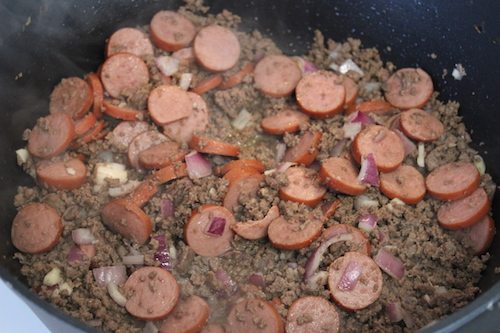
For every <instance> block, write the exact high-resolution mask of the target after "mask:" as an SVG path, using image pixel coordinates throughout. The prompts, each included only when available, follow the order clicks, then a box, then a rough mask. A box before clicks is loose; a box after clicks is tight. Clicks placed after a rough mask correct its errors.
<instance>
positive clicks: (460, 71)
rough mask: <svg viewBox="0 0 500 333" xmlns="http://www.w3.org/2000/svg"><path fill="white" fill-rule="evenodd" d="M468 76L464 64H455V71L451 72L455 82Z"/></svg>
mask: <svg viewBox="0 0 500 333" xmlns="http://www.w3.org/2000/svg"><path fill="white" fill-rule="evenodd" d="M466 75H467V72H465V68H464V66H463V65H462V64H455V68H453V71H452V72H451V76H453V78H454V79H455V80H459V81H460V80H462V79H463V78H464V76H466Z"/></svg>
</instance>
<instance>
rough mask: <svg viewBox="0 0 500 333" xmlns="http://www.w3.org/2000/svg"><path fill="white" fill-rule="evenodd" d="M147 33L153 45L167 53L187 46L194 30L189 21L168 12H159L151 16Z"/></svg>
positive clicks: (193, 34)
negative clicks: (148, 32)
mask: <svg viewBox="0 0 500 333" xmlns="http://www.w3.org/2000/svg"><path fill="white" fill-rule="evenodd" d="M149 31H150V33H151V39H152V40H153V43H155V45H156V46H158V47H159V48H160V49H163V50H165V51H169V52H173V51H177V50H180V49H182V48H184V47H186V46H188V45H189V44H191V42H192V40H193V39H194V36H195V34H196V29H195V27H194V25H193V23H191V21H190V20H189V19H187V18H186V17H185V16H183V15H181V14H179V13H176V12H173V11H169V10H162V11H159V12H158V13H156V14H155V16H153V19H152V20H151V22H150V24H149Z"/></svg>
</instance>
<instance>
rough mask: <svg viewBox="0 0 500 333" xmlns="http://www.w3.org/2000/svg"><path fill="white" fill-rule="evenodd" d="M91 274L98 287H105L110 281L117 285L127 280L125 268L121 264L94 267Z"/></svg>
mask: <svg viewBox="0 0 500 333" xmlns="http://www.w3.org/2000/svg"><path fill="white" fill-rule="evenodd" d="M92 274H93V275H94V279H95V281H96V282H97V284H98V285H99V286H100V287H106V286H107V285H108V283H110V282H113V283H114V284H116V285H119V284H122V283H124V282H125V281H127V270H126V269H125V266H123V265H117V266H104V267H99V268H94V269H93V270H92Z"/></svg>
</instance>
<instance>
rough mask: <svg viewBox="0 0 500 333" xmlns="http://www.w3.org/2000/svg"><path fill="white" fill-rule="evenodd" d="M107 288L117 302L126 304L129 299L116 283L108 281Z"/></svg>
mask: <svg viewBox="0 0 500 333" xmlns="http://www.w3.org/2000/svg"><path fill="white" fill-rule="evenodd" d="M106 289H108V294H109V296H110V297H111V298H112V299H113V301H115V302H116V304H118V305H120V306H125V304H126V303H127V299H126V298H125V296H123V294H122V293H121V292H120V290H119V289H118V286H117V285H116V284H115V283H113V282H110V283H108V285H107V286H106Z"/></svg>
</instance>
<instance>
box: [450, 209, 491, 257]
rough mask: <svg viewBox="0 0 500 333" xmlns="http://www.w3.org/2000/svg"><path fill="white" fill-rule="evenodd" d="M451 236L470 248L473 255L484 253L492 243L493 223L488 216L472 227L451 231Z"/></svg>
mask: <svg viewBox="0 0 500 333" xmlns="http://www.w3.org/2000/svg"><path fill="white" fill-rule="evenodd" d="M451 234H452V235H453V236H454V237H456V238H457V239H459V240H460V241H461V242H462V244H464V245H465V246H467V247H470V248H471V249H472V251H473V253H474V254H475V255H480V254H482V253H484V252H485V251H486V250H487V249H488V248H489V247H490V245H491V243H492V242H493V237H494V236H495V222H494V221H493V219H492V218H491V217H490V216H485V217H484V218H482V219H481V220H480V221H479V222H477V223H475V224H473V225H472V226H470V227H468V228H464V229H460V230H455V231H452V232H451Z"/></svg>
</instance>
